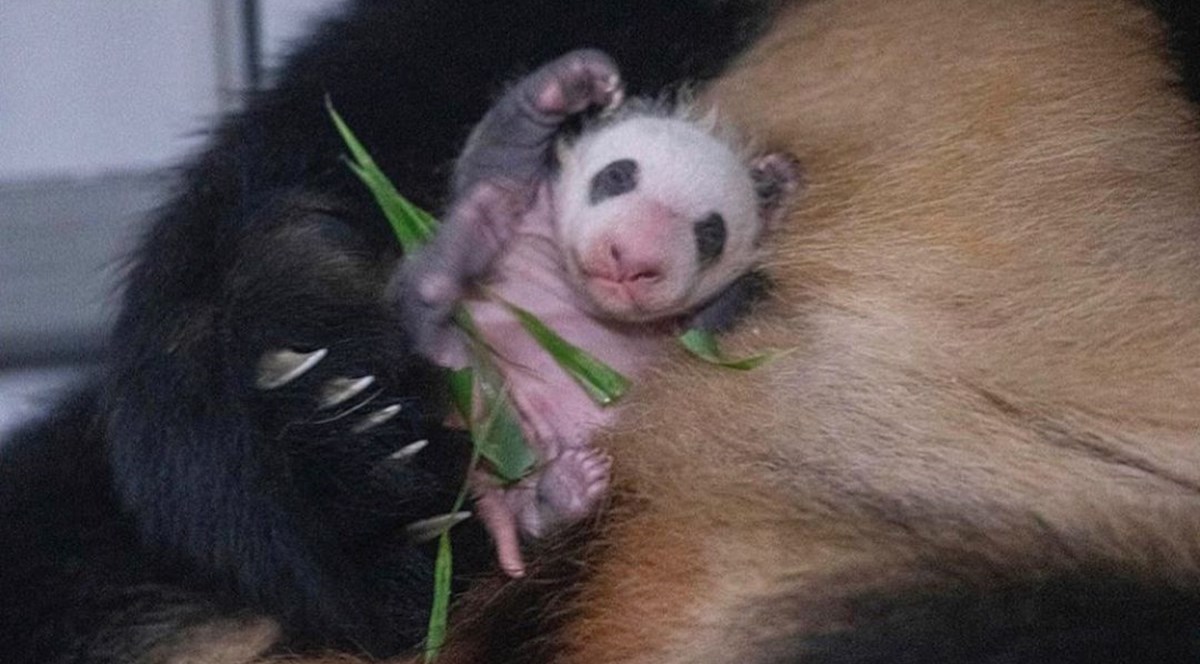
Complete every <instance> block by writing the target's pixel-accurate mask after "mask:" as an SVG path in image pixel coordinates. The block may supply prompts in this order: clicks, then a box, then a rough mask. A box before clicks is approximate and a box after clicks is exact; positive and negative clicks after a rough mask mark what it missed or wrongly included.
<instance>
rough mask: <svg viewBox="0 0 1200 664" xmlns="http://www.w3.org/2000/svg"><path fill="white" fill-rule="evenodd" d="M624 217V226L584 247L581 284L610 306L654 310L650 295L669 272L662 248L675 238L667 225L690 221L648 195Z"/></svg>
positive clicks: (611, 307) (593, 296) (602, 303)
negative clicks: (631, 212)
mask: <svg viewBox="0 0 1200 664" xmlns="http://www.w3.org/2000/svg"><path fill="white" fill-rule="evenodd" d="M623 222H624V223H623V224H622V226H621V229H620V232H616V231H614V232H612V233H609V234H608V235H607V236H605V237H604V238H603V239H602V240H601V241H599V242H596V243H594V244H593V245H592V246H591V247H590V248H589V249H588V250H587V251H584V252H582V255H581V256H580V257H579V259H578V261H577V262H578V264H579V271H580V273H581V276H582V277H583V278H584V280H585V281H584V285H583V286H584V288H585V289H586V290H587V294H588V296H589V297H591V299H593V300H594V301H596V302H597V303H599V304H601V305H602V306H604V307H605V308H606V309H608V310H610V311H623V310H630V309H632V310H642V311H646V312H647V313H653V311H654V308H653V304H652V303H650V302H648V299H649V298H651V297H652V296H653V295H654V294H655V292H656V291H657V290H658V287H659V286H660V285H661V284H662V283H663V280H664V279H666V278H668V275H666V274H665V273H666V268H665V264H664V255H663V248H664V247H670V246H672V244H673V242H672V241H673V240H674V239H675V238H674V237H673V235H672V234H671V233H670V232H668V231H669V230H670V229H674V228H678V227H680V225H681V224H685V223H686V221H685V220H683V219H682V218H681V217H680V216H679V215H678V214H676V213H675V212H674V211H672V210H671V209H670V208H668V207H667V206H665V205H663V204H662V203H659V202H658V201H654V200H647V201H645V204H643V205H641V206H639V207H638V209H637V211H636V213H635V216H634V217H633V218H631V219H625V220H623Z"/></svg>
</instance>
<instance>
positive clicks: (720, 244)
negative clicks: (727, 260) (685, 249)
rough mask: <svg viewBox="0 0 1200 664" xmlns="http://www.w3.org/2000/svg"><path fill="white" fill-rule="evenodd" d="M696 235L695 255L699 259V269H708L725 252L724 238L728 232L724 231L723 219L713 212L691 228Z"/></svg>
mask: <svg viewBox="0 0 1200 664" xmlns="http://www.w3.org/2000/svg"><path fill="white" fill-rule="evenodd" d="M692 231H693V232H694V233H695V235H696V253H697V254H698V255H699V257H700V267H708V266H709V265H712V264H713V263H714V262H716V260H717V259H718V258H720V257H721V252H723V251H725V238H726V237H727V236H728V235H729V232H728V231H727V230H726V229H725V218H724V217H722V216H721V215H720V214H718V213H716V212H714V213H712V214H710V215H708V216H707V217H705V218H703V219H701V220H700V221H697V222H696V225H695V226H694V227H692Z"/></svg>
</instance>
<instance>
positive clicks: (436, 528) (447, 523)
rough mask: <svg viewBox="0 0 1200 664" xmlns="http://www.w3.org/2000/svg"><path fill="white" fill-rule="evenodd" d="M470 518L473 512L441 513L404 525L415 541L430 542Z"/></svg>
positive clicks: (409, 536)
mask: <svg viewBox="0 0 1200 664" xmlns="http://www.w3.org/2000/svg"><path fill="white" fill-rule="evenodd" d="M469 518H471V513H470V512H465V511H464V512H451V513H449V514H441V515H438V516H435V517H430V518H428V519H421V520H420V521H413V522H412V523H410V524H408V525H407V526H405V527H404V534H405V535H407V536H408V539H409V540H411V541H413V542H428V541H429V540H431V539H433V538H435V537H437V536H439V535H441V534H442V533H444V532H446V531H447V530H450V529H451V528H453V527H454V526H457V525H458V524H460V523H462V522H463V521H466V520H467V519H469Z"/></svg>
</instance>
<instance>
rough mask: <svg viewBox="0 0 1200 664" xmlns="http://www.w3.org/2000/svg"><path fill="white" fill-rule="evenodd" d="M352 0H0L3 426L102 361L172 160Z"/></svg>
mask: <svg viewBox="0 0 1200 664" xmlns="http://www.w3.org/2000/svg"><path fill="white" fill-rule="evenodd" d="M343 2H345V0H119V1H113V0H3V1H2V2H0V434H3V432H4V430H6V429H7V428H10V427H11V426H12V424H13V423H14V422H16V421H17V420H19V419H21V418H24V417H27V416H28V415H29V414H30V413H32V412H36V409H37V407H38V406H37V404H38V402H39V401H40V400H41V397H42V395H45V394H47V393H50V392H52V391H53V390H54V389H55V388H56V387H57V386H58V385H60V384H62V383H63V382H64V381H65V380H69V379H70V378H71V377H72V376H74V375H75V374H77V373H78V372H79V371H80V370H82V369H85V368H86V367H87V366H88V365H89V364H91V363H93V362H95V360H96V354H97V350H98V348H99V345H100V342H101V339H103V336H104V334H105V331H106V329H107V326H108V325H109V324H110V322H111V320H112V317H113V315H114V306H115V302H116V288H117V286H118V275H119V266H120V260H121V258H122V256H123V255H124V254H125V253H126V252H127V251H128V250H129V248H130V247H131V243H132V242H133V240H134V239H135V238H136V236H137V233H138V231H139V229H140V227H141V226H142V224H143V223H144V220H145V219H146V217H147V215H148V214H149V212H150V211H151V210H153V209H154V207H155V205H157V204H158V202H159V201H161V200H162V197H163V196H164V192H165V191H166V187H168V186H169V184H170V182H171V167H172V165H174V164H176V163H178V162H179V161H180V160H182V159H184V158H186V157H187V155H188V154H190V153H191V152H193V151H195V150H196V149H198V147H199V146H200V145H201V144H202V142H203V140H204V132H205V129H206V128H207V127H209V126H211V125H212V123H213V121H214V120H215V118H217V117H218V116H219V115H220V113H222V112H225V111H228V110H233V109H236V107H237V105H238V102H239V99H240V97H241V95H242V94H243V92H244V91H246V90H248V89H252V88H254V87H255V86H259V85H264V84H268V83H269V80H270V76H271V71H272V69H273V68H274V67H275V65H276V64H277V63H278V62H279V61H280V58H281V57H282V55H283V54H284V53H286V52H287V50H288V49H289V46H290V45H291V44H294V43H295V42H296V40H297V39H298V38H299V37H300V36H302V35H303V34H305V33H306V32H307V30H308V29H309V27H310V26H311V24H312V22H313V21H315V20H317V19H319V17H320V16H322V15H323V14H325V13H328V12H330V11H333V10H336V8H337V6H338V5H341V4H343Z"/></svg>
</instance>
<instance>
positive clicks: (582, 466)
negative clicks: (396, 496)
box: [465, 194, 669, 577]
mask: <svg viewBox="0 0 1200 664" xmlns="http://www.w3.org/2000/svg"><path fill="white" fill-rule="evenodd" d="M551 198H552V197H551V196H549V195H548V194H543V195H539V196H538V197H537V205H536V206H535V207H534V209H532V210H530V211H529V212H528V213H526V214H525V215H523V216H522V217H521V219H520V222H519V223H518V224H517V225H516V228H515V231H514V233H513V235H512V237H511V238H510V239H509V243H508V245H507V246H506V248H505V251H504V253H503V254H502V255H501V257H500V258H499V259H498V260H497V262H496V264H495V266H494V268H493V270H492V273H491V275H490V277H489V278H488V279H487V281H486V282H485V285H486V288H487V290H488V291H490V292H491V293H493V294H495V295H497V296H499V297H500V298H503V299H504V300H507V301H508V302H511V303H513V304H516V305H518V306H520V307H522V308H525V309H527V310H529V311H531V312H532V313H533V314H535V315H536V316H537V317H538V318H540V319H541V320H542V321H543V322H545V323H546V324H547V325H549V326H550V327H551V328H553V329H554V330H555V331H556V332H558V333H559V334H560V335H562V336H563V337H564V338H566V339H567V340H568V341H570V342H571V343H574V344H575V345H577V346H580V347H582V348H586V349H588V350H589V351H590V352H592V353H593V354H595V355H596V356H597V357H599V358H600V359H601V360H603V361H604V362H606V363H608V364H609V365H610V366H612V367H614V368H615V369H617V370H618V371H620V372H622V373H623V374H625V375H626V376H628V377H631V378H633V377H636V376H638V375H639V374H641V373H643V372H644V370H645V368H646V367H647V366H649V364H650V363H651V362H652V361H653V359H654V358H655V357H659V356H661V355H662V350H663V345H664V344H665V343H667V342H668V339H669V337H668V336H667V335H665V334H663V332H662V330H660V329H659V328H657V327H655V326H651V325H645V324H622V323H617V322H613V321H608V320H603V319H600V318H597V317H594V316H591V315H588V314H587V313H585V312H587V311H589V310H591V309H593V308H594V305H593V304H591V303H589V302H587V301H585V299H584V297H583V296H581V295H580V293H579V290H578V289H577V288H576V285H575V284H574V283H572V281H571V279H570V277H569V276H568V272H567V269H566V266H565V264H564V263H563V258H562V253H561V250H560V249H559V247H558V242H557V240H556V239H555V237H554V229H553V213H552V211H551V209H550V208H551V204H550V200H551ZM618 283H619V280H618ZM465 304H466V306H467V307H468V309H469V310H470V311H471V314H472V316H473V317H474V319H475V323H476V325H477V326H478V328H479V329H480V332H481V334H482V335H483V336H484V338H485V339H486V340H487V341H488V344H489V345H490V346H491V347H492V348H493V349H494V350H495V351H496V354H497V356H498V358H497V361H498V364H499V366H500V368H501V370H502V371H503V373H504V376H505V379H506V381H507V382H506V386H507V389H508V394H509V397H510V399H511V400H512V402H513V404H514V406H515V408H516V410H517V413H518V415H519V417H520V420H521V424H522V427H523V430H524V433H525V436H526V439H527V440H528V441H529V442H530V444H531V445H532V446H533V447H534V451H535V453H536V454H537V456H538V458H539V459H541V463H540V464H539V466H538V468H537V469H536V471H535V472H534V473H533V474H532V475H530V476H529V477H527V478H525V479H524V480H522V481H521V482H519V483H517V484H516V485H514V486H508V487H505V486H502V485H500V484H498V482H497V481H496V479H495V478H494V477H493V476H492V475H491V474H489V473H488V472H487V471H486V470H482V469H481V470H478V471H476V473H475V474H474V476H473V477H472V484H473V486H474V490H475V495H476V506H477V509H478V512H479V516H480V518H481V519H482V520H483V522H484V524H485V525H486V527H487V529H488V531H489V532H490V533H491V535H492V538H493V539H494V541H495V544H496V552H497V558H498V559H499V562H500V567H501V568H502V569H503V570H504V571H505V572H506V573H507V574H509V575H511V576H514V577H519V576H523V575H524V573H525V564H524V560H523V558H522V556H521V550H520V537H519V535H518V532H523V533H526V534H528V535H531V536H534V537H537V536H540V535H543V534H545V533H546V532H548V531H549V530H550V529H552V528H554V527H555V526H557V525H560V524H565V523H570V522H573V521H577V520H579V519H581V518H583V517H584V516H586V515H587V514H588V513H590V512H591V511H592V510H593V509H595V507H596V505H597V504H598V503H599V501H600V500H601V499H602V497H603V496H604V494H605V493H606V491H607V488H608V484H609V470H610V468H611V460H610V459H609V458H608V456H607V455H606V454H604V453H602V452H599V451H598V450H595V449H594V448H592V447H591V445H590V440H591V438H592V436H593V435H594V434H595V432H596V431H597V430H599V429H600V428H602V427H605V426H607V425H609V424H611V422H612V421H613V418H614V417H615V413H614V410H613V409H612V408H601V407H600V406H598V405H597V404H596V403H595V402H594V401H592V399H591V398H590V397H589V396H588V395H587V394H586V393H585V392H584V391H583V390H582V389H581V388H580V387H579V386H578V385H577V384H576V383H575V382H574V380H572V379H571V377H570V376H568V375H567V374H566V373H564V372H563V370H562V369H561V368H560V367H559V366H558V365H557V364H556V363H555V362H554V360H553V359H552V358H550V356H549V355H547V354H546V352H545V351H544V350H543V349H542V348H541V347H540V346H539V345H538V344H537V343H536V342H535V341H534V340H533V339H532V338H531V337H530V336H529V335H528V334H527V333H526V332H525V331H524V330H523V329H522V328H521V326H520V323H518V322H517V321H516V320H515V319H514V318H513V317H512V315H511V314H510V313H509V312H508V310H507V309H505V308H504V307H503V306H502V305H500V304H497V303H496V302H495V301H494V300H490V299H486V298H482V297H468V299H467V300H466V302H465Z"/></svg>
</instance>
